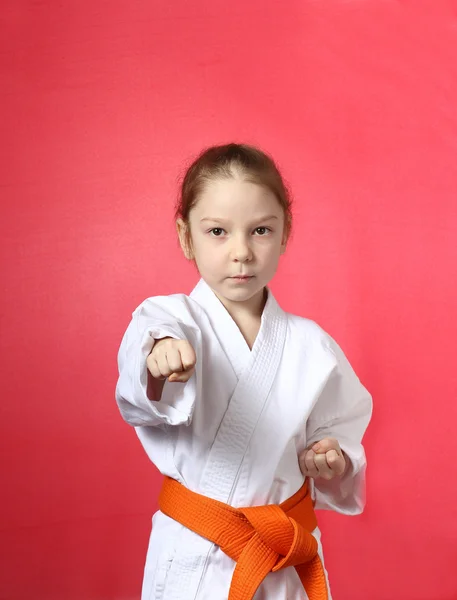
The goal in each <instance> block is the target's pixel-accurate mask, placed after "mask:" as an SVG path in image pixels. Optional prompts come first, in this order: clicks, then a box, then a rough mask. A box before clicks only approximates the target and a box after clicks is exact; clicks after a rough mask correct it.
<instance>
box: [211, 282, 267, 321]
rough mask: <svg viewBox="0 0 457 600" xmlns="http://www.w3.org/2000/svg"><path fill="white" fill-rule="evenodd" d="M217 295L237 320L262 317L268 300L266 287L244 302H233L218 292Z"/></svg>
mask: <svg viewBox="0 0 457 600" xmlns="http://www.w3.org/2000/svg"><path fill="white" fill-rule="evenodd" d="M216 296H217V297H218V298H219V300H220V301H221V302H222V304H223V305H224V306H225V308H226V309H227V312H228V313H229V315H230V316H231V317H232V319H234V321H235V322H237V321H238V319H240V318H241V319H243V318H258V319H260V317H261V316H262V313H263V309H264V307H265V304H266V301H267V297H268V292H267V289H266V288H263V289H261V290H260V291H259V292H257V294H255V295H254V296H252V298H249V300H246V301H244V302H233V301H231V300H227V298H221V297H220V296H219V295H218V294H216Z"/></svg>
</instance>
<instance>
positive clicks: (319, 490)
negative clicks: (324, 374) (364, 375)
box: [306, 337, 372, 515]
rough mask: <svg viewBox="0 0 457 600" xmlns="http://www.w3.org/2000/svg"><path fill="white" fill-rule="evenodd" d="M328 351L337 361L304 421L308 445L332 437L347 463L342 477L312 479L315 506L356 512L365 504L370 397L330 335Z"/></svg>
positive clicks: (350, 512) (347, 512)
mask: <svg viewBox="0 0 457 600" xmlns="http://www.w3.org/2000/svg"><path fill="white" fill-rule="evenodd" d="M327 351H329V352H331V353H332V354H333V355H334V358H335V360H336V365H335V368H334V369H333V371H332V373H331V375H330V377H329V379H328V380H327V382H326V384H325V386H324V389H323V390H322V392H321V394H320V396H319V398H318V400H317V402H316V404H315V406H314V408H313V410H312V412H311V415H310V417H309V419H308V421H307V426H306V438H307V446H308V447H310V446H311V445H312V444H314V443H315V442H318V441H319V440H322V439H324V438H335V439H337V440H338V442H339V444H340V446H341V449H342V450H343V451H344V452H345V454H346V457H347V459H349V461H350V462H349V465H348V466H347V469H346V472H345V474H344V475H343V476H342V477H335V478H334V479H332V480H330V481H326V480H324V479H317V480H311V488H312V490H311V491H312V494H313V497H314V500H315V508H316V509H323V510H334V511H336V512H339V513H342V514H347V515H356V514H360V513H361V512H362V511H363V508H364V505H365V471H366V457H365V451H364V448H363V446H362V438H363V436H364V433H365V430H366V428H367V426H368V423H369V421H370V419H371V414H372V398H371V395H370V394H369V392H368V391H367V390H366V389H365V387H364V386H363V385H362V383H361V382H360V380H359V378H358V377H357V375H356V374H355V372H354V370H353V369H352V367H351V365H350V364H349V361H348V360H347V358H346V356H345V355H344V353H343V351H342V350H341V348H340V347H339V346H338V344H337V343H336V342H335V341H334V340H333V339H331V338H330V337H329V342H328V347H327Z"/></svg>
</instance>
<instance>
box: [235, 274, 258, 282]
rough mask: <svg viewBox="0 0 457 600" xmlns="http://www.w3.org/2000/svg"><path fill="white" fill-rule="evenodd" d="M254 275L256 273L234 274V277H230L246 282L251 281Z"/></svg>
mask: <svg viewBox="0 0 457 600" xmlns="http://www.w3.org/2000/svg"><path fill="white" fill-rule="evenodd" d="M253 277H254V275H234V276H233V277H230V279H233V281H238V282H245V281H250V280H251V279H253Z"/></svg>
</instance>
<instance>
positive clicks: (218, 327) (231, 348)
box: [190, 279, 282, 379]
mask: <svg viewBox="0 0 457 600" xmlns="http://www.w3.org/2000/svg"><path fill="white" fill-rule="evenodd" d="M267 293H268V296H267V301H266V303H265V306H264V309H263V311H262V316H261V320H260V329H259V331H258V333H257V336H256V339H255V342H254V345H253V347H252V350H250V348H249V345H248V343H247V341H246V340H245V338H244V336H243V334H242V333H241V330H240V328H239V327H238V325H237V324H236V323H235V321H234V319H233V318H232V316H231V315H230V313H229V312H228V310H227V309H226V308H225V306H224V305H223V304H222V302H221V301H220V300H219V298H218V297H217V296H216V294H215V293H214V292H213V290H212V289H211V288H210V287H209V285H208V284H207V283H206V282H205V281H204V280H203V279H200V281H199V282H198V284H197V285H196V287H195V288H194V289H193V291H192V292H191V294H190V297H191V298H192V299H193V300H195V301H196V302H197V303H198V304H199V305H200V306H201V307H202V308H204V309H206V312H207V316H208V318H209V320H210V323H211V325H212V327H213V329H214V331H215V333H216V335H217V337H218V339H219V342H220V344H221V346H222V347H223V349H224V351H225V353H226V354H227V357H228V359H229V361H230V363H231V364H232V366H233V370H234V371H235V374H236V376H237V377H238V379H239V378H240V377H241V374H242V373H243V371H244V370H245V368H246V366H247V365H248V364H249V363H250V362H251V360H252V359H253V357H254V356H256V355H257V353H258V350H259V347H260V346H261V345H262V342H263V341H264V340H265V339H266V338H268V335H269V332H270V330H271V329H272V328H273V329H275V327H276V326H277V324H276V320H277V319H278V318H279V317H280V315H281V314H282V310H281V308H280V307H279V305H278V304H277V302H276V300H275V298H274V297H273V294H272V293H271V291H270V290H269V289H268V288H267Z"/></svg>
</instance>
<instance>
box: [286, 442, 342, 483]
mask: <svg viewBox="0 0 457 600" xmlns="http://www.w3.org/2000/svg"><path fill="white" fill-rule="evenodd" d="M298 460H299V464H300V469H301V472H302V473H303V475H304V476H305V477H312V478H313V479H317V478H318V477H322V479H326V480H330V479H333V478H334V477H339V476H341V475H343V474H344V472H345V470H346V464H347V463H346V458H345V456H344V452H343V451H342V450H341V448H340V445H339V443H338V441H337V440H335V439H333V438H325V439H323V440H321V441H320V442H316V443H315V444H313V445H312V446H311V447H310V448H307V449H306V450H303V452H302V453H301V454H300V456H299V459H298Z"/></svg>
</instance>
